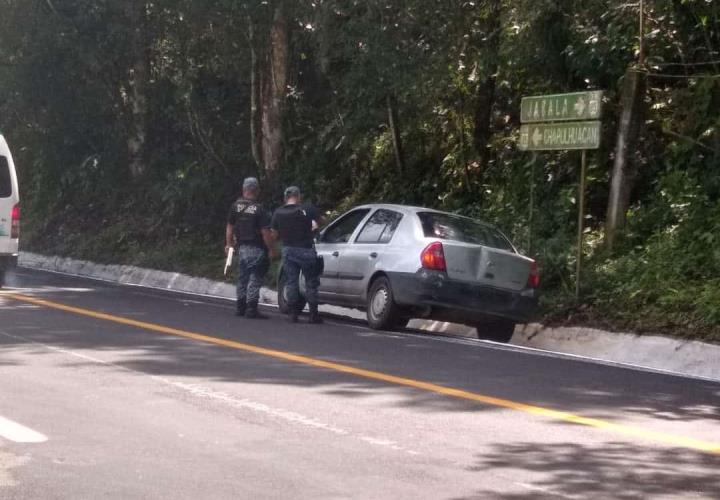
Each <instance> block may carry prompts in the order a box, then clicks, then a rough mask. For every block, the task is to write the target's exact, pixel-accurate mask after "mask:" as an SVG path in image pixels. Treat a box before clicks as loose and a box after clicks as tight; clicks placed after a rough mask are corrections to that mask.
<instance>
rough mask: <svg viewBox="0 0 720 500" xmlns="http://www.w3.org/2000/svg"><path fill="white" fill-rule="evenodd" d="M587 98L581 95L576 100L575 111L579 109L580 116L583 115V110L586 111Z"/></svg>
mask: <svg viewBox="0 0 720 500" xmlns="http://www.w3.org/2000/svg"><path fill="white" fill-rule="evenodd" d="M585 106H586V105H585V99H584V98H582V97H580V98H579V99H578V100H577V101H576V102H575V111H577V114H578V116H583V112H584V111H585Z"/></svg>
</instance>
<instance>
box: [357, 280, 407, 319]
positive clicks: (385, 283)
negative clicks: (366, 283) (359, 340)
mask: <svg viewBox="0 0 720 500" xmlns="http://www.w3.org/2000/svg"><path fill="white" fill-rule="evenodd" d="M367 321H368V324H369V325H370V328H373V329H375V330H392V329H396V328H402V327H403V326H405V325H407V321H409V320H405V318H402V317H401V316H400V308H399V307H398V306H397V304H395V300H394V298H393V293H392V288H391V287H390V281H389V280H388V279H387V278H386V277H384V276H380V277H379V278H377V279H375V281H373V282H372V285H370V292H369V293H368V299H367ZM403 322H404V324H403Z"/></svg>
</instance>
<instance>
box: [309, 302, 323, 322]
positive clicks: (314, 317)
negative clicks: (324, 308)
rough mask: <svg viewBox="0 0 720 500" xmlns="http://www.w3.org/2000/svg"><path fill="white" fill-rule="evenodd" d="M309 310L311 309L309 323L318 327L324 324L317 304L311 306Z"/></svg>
mask: <svg viewBox="0 0 720 500" xmlns="http://www.w3.org/2000/svg"><path fill="white" fill-rule="evenodd" d="M308 308H309V309H310V318H308V323H314V324H316V325H319V324H320V323H322V322H323V319H322V318H321V317H320V313H319V312H318V306H317V304H310V305H309V306H308Z"/></svg>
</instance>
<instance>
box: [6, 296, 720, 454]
mask: <svg viewBox="0 0 720 500" xmlns="http://www.w3.org/2000/svg"><path fill="white" fill-rule="evenodd" d="M4 296H5V297H9V298H12V299H15V300H17V301H20V302H26V303H30V304H35V305H38V306H43V307H48V308H51V309H58V310H61V311H66V312H70V313H74V314H79V315H82V316H87V317H90V318H95V319H100V320H104V321H110V322H113V323H119V324H121V325H127V326H132V327H136V328H140V329H143V330H149V331H153V332H157V333H164V334H167V335H174V336H177V337H184V338H188V339H193V340H198V341H201V342H206V343H208V344H215V345H219V346H224V347H230V348H232V349H238V350H241V351H245V352H251V353H254V354H260V355H263V356H269V357H272V358H276V359H282V360H285V361H290V362H293V363H300V364H303V365H308V366H314V367H316V368H325V369H327V370H334V371H337V372H341V373H348V374H350V375H355V376H357V377H362V378H366V379H371V380H378V381H381V382H386V383H389V384H395V385H400V386H405V387H412V388H414V389H419V390H422V391H427V392H433V393H436V394H442V395H443V396H449V397H453V398H458V399H464V400H468V401H474V402H477V403H483V404H486V405H490V406H496V407H500V408H508V409H511V410H517V411H521V412H525V413H530V414H533V415H539V416H542V417H546V418H550V419H554V420H560V421H564V422H570V423H573V424H579V425H585V426H589V427H595V428H598V429H605V430H608V431H611V432H614V433H617V434H623V435H625V436H630V437H633V438H641V439H645V440H648V441H654V442H657V443H663V444H666V445H672V446H680V447H683V448H690V449H693V450H699V451H703V452H707V453H713V454H719V455H720V443H713V442H709V441H702V440H698V439H693V438H688V437H684V436H679V435H675V434H666V433H664V432H657V431H652V430H649V429H643V428H640V427H633V426H627V425H622V424H616V423H613V422H608V421H606V420H600V419H597V418H589V417H583V416H580V415H575V414H573V413H568V412H564V411H559V410H553V409H551V408H543V407H541V406H535V405H530V404H526V403H520V402H516V401H510V400H508V399H501V398H496V397H493V396H486V395H483V394H478V393H474V392H469V391H464V390H461V389H454V388H452V387H445V386H442V385H438V384H433V383H430V382H423V381H420V380H414V379H410V378H405V377H397V376H395V375H390V374H386V373H381V372H376V371H372V370H365V369H362V368H356V367H354V366H349V365H343V364H340V363H333V362H331V361H323V360H321V359H315V358H311V357H308V356H301V355H299V354H292V353H289V352H284V351H278V350H275V349H267V348H265V347H259V346H256V345H252V344H245V343H243V342H236V341H234V340H226V339H221V338H217V337H211V336H208V335H203V334H200V333H193V332H188V331H185V330H179V329H177V328H170V327H167V326H162V325H157V324H154V323H146V322H144V321H138V320H134V319H130V318H124V317H121V316H114V315H112V314H106V313H101V312H97V311H92V310H89V309H82V308H79V307H73V306H68V305H65V304H60V303H57V302H51V301H48V300H43V299H38V298H35V297H29V296H27V295H21V294H16V293H10V294H7V295H5V294H4Z"/></svg>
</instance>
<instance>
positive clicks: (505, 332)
mask: <svg viewBox="0 0 720 500" xmlns="http://www.w3.org/2000/svg"><path fill="white" fill-rule="evenodd" d="M475 330H476V331H477V336H478V338H479V339H483V340H492V341H494V342H502V343H505V344H506V343H508V342H510V339H512V336H513V333H514V332H515V322H514V321H511V320H509V319H502V318H497V319H488V320H484V321H482V322H480V323H477V324H476V325H475Z"/></svg>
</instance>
